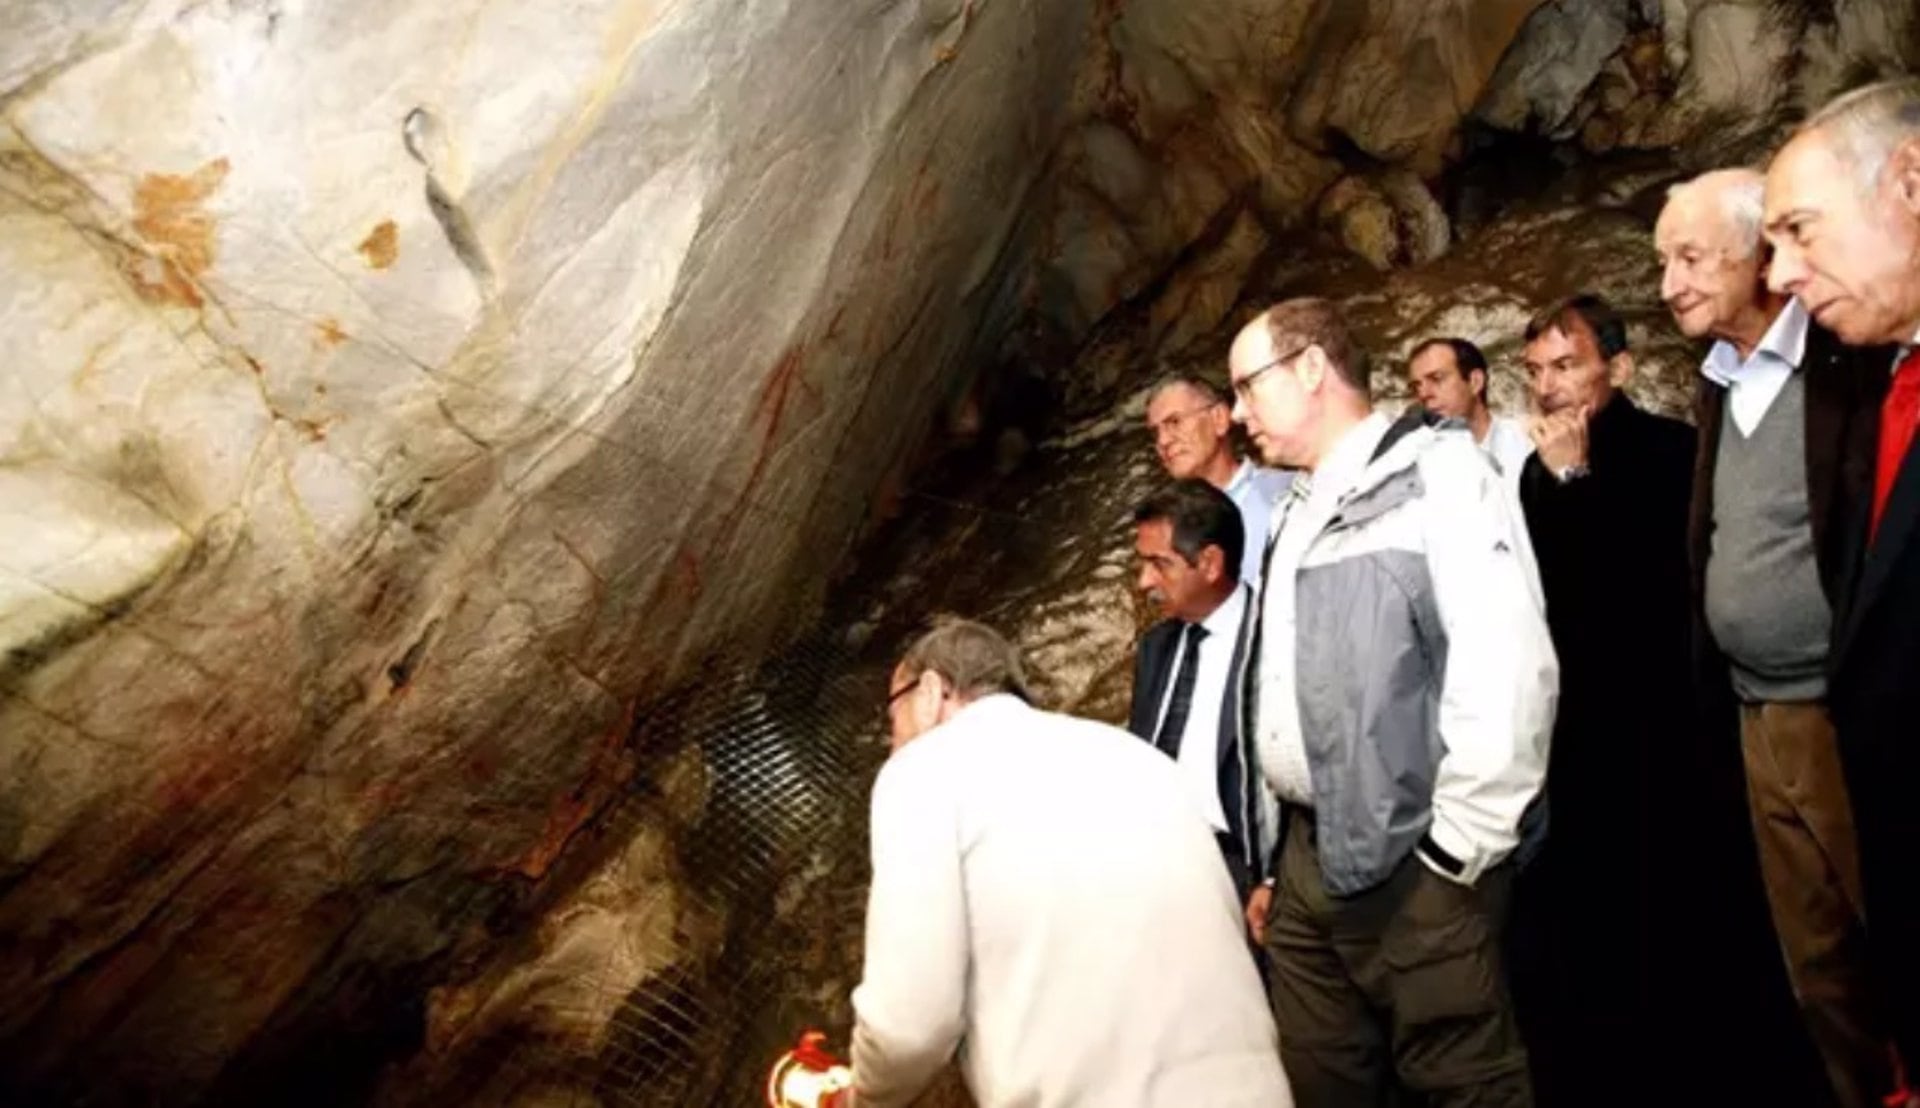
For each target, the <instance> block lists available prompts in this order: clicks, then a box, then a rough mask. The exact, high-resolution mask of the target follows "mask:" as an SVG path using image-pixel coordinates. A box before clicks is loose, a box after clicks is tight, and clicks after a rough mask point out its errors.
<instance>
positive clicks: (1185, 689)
mask: <svg viewBox="0 0 1920 1108" xmlns="http://www.w3.org/2000/svg"><path fill="white" fill-rule="evenodd" d="M1206 637H1207V629H1206V628H1204V627H1202V626H1200V625H1199V624H1197V623H1189V624H1187V630H1186V633H1185V634H1184V635H1182V636H1181V638H1180V661H1179V663H1178V664H1179V666H1180V673H1179V675H1178V676H1176V677H1175V678H1174V679H1173V700H1172V701H1170V702H1169V703H1168V704H1167V714H1166V715H1165V716H1162V717H1161V719H1160V734H1159V735H1157V736H1155V738H1154V740H1153V745H1155V746H1157V747H1159V748H1160V749H1161V750H1163V751H1165V752H1166V755H1167V757H1169V758H1173V759H1176V760H1177V759H1178V758H1179V757H1180V736H1181V735H1184V734H1186V731H1187V716H1188V715H1190V714H1192V712H1193V686H1194V683H1195V682H1197V681H1198V680H1199V679H1200V640H1201V639H1204V638H1206Z"/></svg>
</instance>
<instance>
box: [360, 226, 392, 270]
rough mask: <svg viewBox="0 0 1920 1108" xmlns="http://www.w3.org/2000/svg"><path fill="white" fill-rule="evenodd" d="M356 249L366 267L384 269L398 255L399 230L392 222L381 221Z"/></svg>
mask: <svg viewBox="0 0 1920 1108" xmlns="http://www.w3.org/2000/svg"><path fill="white" fill-rule="evenodd" d="M358 249H359V251H360V256H361V257H363V258H365V259H367V265H368V266H370V267H372V268H374V269H385V268H387V267H388V266H390V265H392V264H393V259H394V258H396V257H398V256H399V255H400V228H398V227H396V226H394V225H393V220H391V219H383V220H381V221H380V222H379V223H378V224H377V225H376V226H375V227H374V229H373V230H371V231H369V232H367V237H366V238H364V239H361V240H360V245H359V247H358Z"/></svg>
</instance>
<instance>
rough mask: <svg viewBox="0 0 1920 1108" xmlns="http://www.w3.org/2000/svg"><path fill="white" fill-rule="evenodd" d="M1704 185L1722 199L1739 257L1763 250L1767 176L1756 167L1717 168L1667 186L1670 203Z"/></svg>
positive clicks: (1716, 197)
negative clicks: (1738, 247) (1762, 229)
mask: <svg viewBox="0 0 1920 1108" xmlns="http://www.w3.org/2000/svg"><path fill="white" fill-rule="evenodd" d="M1701 188H1706V189H1707V190H1708V191H1709V193H1710V195H1711V196H1712V197H1713V199H1715V200H1717V201H1719V206H1720V215H1721V217H1722V218H1723V219H1725V220H1726V221H1727V225H1728V227H1730V228H1731V229H1732V230H1733V232H1734V236H1735V238H1736V239H1737V240H1738V241H1739V243H1740V255H1739V256H1740V257H1741V258H1743V259H1744V258H1751V257H1753V256H1754V255H1755V254H1756V253H1758V252H1759V250H1760V228H1761V225H1762V224H1763V223H1765V221H1766V208H1767V203H1766V201H1767V178H1766V175H1765V174H1763V173H1761V172H1760V171H1759V170H1757V169H1745V168H1741V169H1716V170H1712V171H1710V172H1707V173H1702V174H1701V175H1700V176H1698V177H1695V178H1693V179H1692V180H1690V181H1682V182H1680V183H1679V184H1677V185H1675V186H1673V187H1672V188H1670V189H1668V190H1667V202H1668V203H1669V204H1672V203H1678V202H1683V201H1685V200H1687V199H1688V198H1689V197H1690V196H1692V194H1693V193H1694V192H1695V191H1696V190H1698V189H1701Z"/></svg>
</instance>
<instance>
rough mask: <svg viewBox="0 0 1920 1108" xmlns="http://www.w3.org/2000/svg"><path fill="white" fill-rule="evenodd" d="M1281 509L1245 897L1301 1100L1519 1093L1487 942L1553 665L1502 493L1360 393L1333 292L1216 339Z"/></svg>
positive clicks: (1467, 461)
mask: <svg viewBox="0 0 1920 1108" xmlns="http://www.w3.org/2000/svg"><path fill="white" fill-rule="evenodd" d="M1228 367H1229V371H1230V377H1231V380H1232V382H1233V388H1234V391H1235V393H1236V394H1237V402H1236V404H1235V405H1234V410H1233V417H1234V418H1235V419H1236V420H1239V421H1241V422H1243V423H1245V425H1246V427H1247V430H1248V432H1249V433H1250V434H1251V437H1252V439H1253V443H1254V446H1255V448H1256V449H1258V450H1259V451H1260V455H1261V457H1262V458H1263V459H1264V460H1266V461H1267V462H1268V463H1269V464H1274V465H1286V466H1297V467H1299V469H1300V471H1301V475H1300V476H1299V477H1298V478H1297V479H1296V480H1295V482H1294V485H1293V488H1292V489H1291V490H1290V493H1289V495H1288V496H1287V497H1286V498H1285V499H1284V500H1283V501H1282V503H1281V505H1280V506H1279V507H1278V508H1277V509H1276V517H1275V522H1274V541H1273V549H1272V552H1271V554H1270V555H1269V561H1268V568H1267V573H1266V579H1265V581H1264V583H1263V587H1262V592H1261V596H1260V599H1259V601H1258V603H1257V605H1256V611H1257V613H1258V616H1257V618H1258V623H1257V624H1256V626H1255V629H1254V630H1253V632H1252V633H1253V636H1254V638H1253V640H1252V646H1251V648H1250V649H1251V650H1252V651H1253V654H1252V657H1253V658H1254V661H1253V663H1252V664H1251V665H1250V666H1249V667H1248V670H1249V679H1248V682H1247V692H1248V694H1249V695H1248V697H1247V703H1246V710H1247V711H1248V712H1249V713H1250V717H1251V718H1250V719H1249V720H1248V721H1247V726H1248V727H1250V728H1251V729H1252V733H1253V734H1254V736H1255V740H1256V749H1257V751H1258V755H1259V761H1260V766H1261V771H1262V772H1263V773H1264V774H1265V776H1266V780H1267V783H1268V785H1269V786H1270V787H1271V788H1272V789H1273V792H1274V794H1275V795H1276V796H1277V797H1278V798H1279V800H1280V802H1281V805H1282V807H1283V813H1282V816H1281V819H1280V831H1281V835H1280V840H1279V844H1278V846H1277V847H1276V848H1275V850H1274V851H1273V856H1272V857H1271V858H1270V859H1269V861H1268V865H1267V873H1266V875H1265V876H1266V884H1265V885H1264V886H1263V887H1262V888H1261V889H1258V890H1256V891H1255V892H1254V893H1253V895H1252V896H1251V898H1250V899H1249V903H1248V906H1247V914H1248V923H1249V925H1250V926H1251V927H1252V928H1253V929H1254V930H1255V931H1256V932H1264V937H1265V942H1266V949H1267V954H1268V957H1269V959H1270V962H1271V979H1272V986H1273V1002H1274V1010H1275V1014H1276V1016H1277V1018H1278V1023H1279V1027H1280V1044H1281V1057H1282V1058H1283V1060H1284V1061H1285V1063H1286V1068H1287V1072H1288V1074H1289V1075H1290V1076H1291V1077H1292V1079H1293V1090H1294V1096H1295V1097H1296V1098H1297V1099H1298V1101H1299V1103H1300V1104H1301V1105H1303V1106H1307V1108H1323V1106H1324V1108H1347V1106H1350V1105H1381V1104H1388V1103H1395V1102H1396V1101H1397V1100H1398V1099H1399V1098H1398V1096H1397V1090H1405V1091H1410V1092H1412V1093H1414V1094H1416V1095H1417V1097H1418V1098H1419V1099H1420V1100H1421V1102H1422V1103H1429V1104H1433V1105H1436V1106H1464V1105H1469V1104H1471V1105H1528V1104H1531V1103H1532V1100H1531V1095H1532V1094H1531V1089H1530V1086H1529V1082H1528V1077H1527V1056H1526V1050H1525V1048H1524V1047H1523V1046H1522V1044H1521V1040H1520V1034H1519V1031H1518V1030H1517V1028H1516V1026H1515V1022H1514V1017H1513V1013H1512V1006H1511V1003H1510V1001H1509V998H1508V995H1507V991H1506V985H1505V970H1504V966H1503V962H1502V955H1501V931H1502V928H1503V926H1504V924H1505V919H1506V912H1507V898H1508V890H1509V888H1510V886H1511V883H1512V869H1513V865H1512V863H1511V861H1510V860H1509V858H1510V855H1511V854H1512V853H1513V852H1514V850H1515V848H1516V847H1517V846H1518V845H1519V843H1520V838H1521V822H1522V816H1523V814H1524V813H1525V812H1526V811H1527V809H1528V807H1529V805H1530V804H1531V803H1532V801H1533V799H1534V797H1535V795H1536V794H1537V793H1538V792H1539V790H1540V784H1541V779H1542V777H1543V776H1544V774H1545V770H1546V757H1547V736H1548V733H1549V731H1550V730H1551V728H1552V723H1553V706H1554V690H1555V682H1556V678H1557V672H1556V664H1555V661H1554V654H1553V646H1552V644H1551V642H1550V641H1549V640H1548V637H1547V627H1546V620H1545V617H1544V615H1543V611H1542V604H1541V600H1540V593H1539V583H1538V579H1537V577H1536V574H1535V570H1534V565H1533V552H1532V548H1531V546H1530V545H1529V544H1528V542H1527V536H1526V531H1525V529H1524V528H1523V527H1522V526H1521V525H1520V521H1519V520H1518V519H1517V518H1515V512H1514V509H1513V507H1512V504H1513V497H1512V495H1511V494H1510V493H1509V492H1508V490H1507V489H1506V487H1505V486H1504V483H1503V478H1501V476H1500V475H1499V474H1498V473H1497V472H1495V470H1494V468H1493V467H1492V466H1490V465H1488V464H1487V462H1486V459H1485V458H1484V457H1482V456H1481V454H1480V451H1479V449H1478V448H1477V447H1475V445H1474V443H1473V439H1472V437H1471V436H1470V435H1469V434H1468V433H1467V432H1466V431H1465V429H1464V428H1460V427H1458V426H1448V427H1441V428H1435V427H1432V426H1428V425H1427V423H1426V421H1425V419H1424V418H1423V415H1424V414H1423V413H1422V414H1416V415H1414V416H1411V417H1407V418H1403V419H1401V420H1400V421H1398V422H1389V421H1388V420H1387V418H1386V417H1385V416H1383V415H1380V414H1378V413H1376V412H1375V411H1374V410H1373V400H1372V395H1371V392H1370V390H1369V383H1368V376H1367V358H1366V354H1365V353H1364V352H1363V351H1361V350H1360V349H1359V347H1358V346H1357V345H1356V344H1355V342H1354V340H1353V337H1352V335H1351V333H1350V332H1349V331H1348V329H1347V325H1346V323H1345V321H1344V320H1342V319H1341V318H1340V315H1339V313H1338V312H1337V311H1336V309H1335V308H1334V306H1333V305H1332V304H1331V303H1329V302H1328V301H1325V300H1318V299H1305V300H1289V301H1286V302H1284V303H1281V304H1277V305H1275V306H1273V307H1272V308H1269V309H1268V310H1267V311H1265V312H1263V313H1261V314H1260V315H1259V316H1258V317H1257V318H1256V319H1255V320H1254V321H1253V322H1252V323H1250V324H1248V325H1247V327H1246V328H1245V329H1244V330H1242V331H1241V332H1240V334H1239V335H1238V337H1236V338H1235V339H1234V342H1233V347H1232V350H1231V352H1230V354H1229V357H1228Z"/></svg>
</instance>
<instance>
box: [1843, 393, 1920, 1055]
mask: <svg viewBox="0 0 1920 1108" xmlns="http://www.w3.org/2000/svg"><path fill="white" fill-rule="evenodd" d="M1891 366H1892V359H1891V358H1889V359H1888V360H1887V362H1886V363H1885V364H1884V369H1885V370H1887V371H1890V370H1891ZM1890 377H1891V373H1890V372H1888V373H1887V377H1885V378H1883V382H1884V381H1885V380H1887V379H1890ZM1863 501H1864V502H1863V503H1861V504H1860V505H1859V506H1858V507H1857V509H1856V510H1855V511H1854V512H1853V514H1852V518H1851V521H1850V526H1849V528H1848V533H1849V536H1850V538H1851V540H1852V544H1853V548H1854V549H1855V550H1857V551H1859V552H1860V553H1861V555H1862V557H1861V561H1860V566H1859V572H1858V574H1857V575H1856V577H1855V578H1854V580H1853V581H1852V582H1850V583H1849V587H1848V588H1847V589H1846V590H1845V592H1844V594H1843V595H1842V597H1841V601H1840V605H1839V610H1838V612H1837V613H1836V616H1835V623H1834V640H1833V654H1832V661H1831V665H1832V676H1831V681H1830V683H1829V688H1828V693H1827V702H1828V706H1829V708H1830V709H1831V710H1832V712H1833V719H1834V725H1835V727H1836V729H1837V730H1838V732H1839V739H1840V755H1841V761H1842V764H1843V766H1844V767H1845V770H1846V774H1847V788H1848V792H1849V793H1850V794H1851V799H1852V800H1853V815H1854V824H1855V826H1856V827H1857V828H1858V831H1859V839H1860V865H1861V871H1862V877H1863V879H1864V882H1865V889H1866V900H1867V903H1866V915H1867V918H1868V920H1870V921H1871V923H1870V925H1869V932H1868V943H1869V945H1870V946H1871V947H1872V948H1873V949H1872V955H1873V958H1874V960H1875V962H1876V965H1875V970H1876V973H1875V977H1876V978H1877V979H1878V980H1879V981H1880V982H1882V983H1883V984H1884V986H1885V989H1884V993H1883V995H1884V997H1885V998H1886V999H1887V1001H1888V1002H1889V1004H1888V1007H1889V1009H1890V1012H1891V1015H1892V1016H1893V1022H1894V1035H1895V1038H1896V1040H1897V1043H1898V1045H1899V1047H1900V1050H1901V1053H1902V1055H1903V1056H1904V1058H1905V1059H1906V1062H1907V1065H1908V1067H1909V1071H1911V1070H1912V1068H1913V1067H1914V1066H1916V1065H1920V803H1916V801H1915V796H1914V793H1915V788H1916V786H1920V443H1917V444H1916V448H1910V449H1909V450H1908V451H1907V455H1906V458H1905V460H1904V461H1903V462H1902V463H1901V466H1900V470H1899V475H1898V476H1897V477H1896V478H1895V480H1894V484H1893V490H1892V493H1891V495H1890V496H1889V497H1888V500H1887V507H1886V513H1885V515H1884V516H1883V518H1882V519H1881V522H1880V528H1879V531H1878V532H1877V533H1870V531H1869V525H1870V516H1871V509H1872V505H1871V496H1867V497H1864V498H1863Z"/></svg>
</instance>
